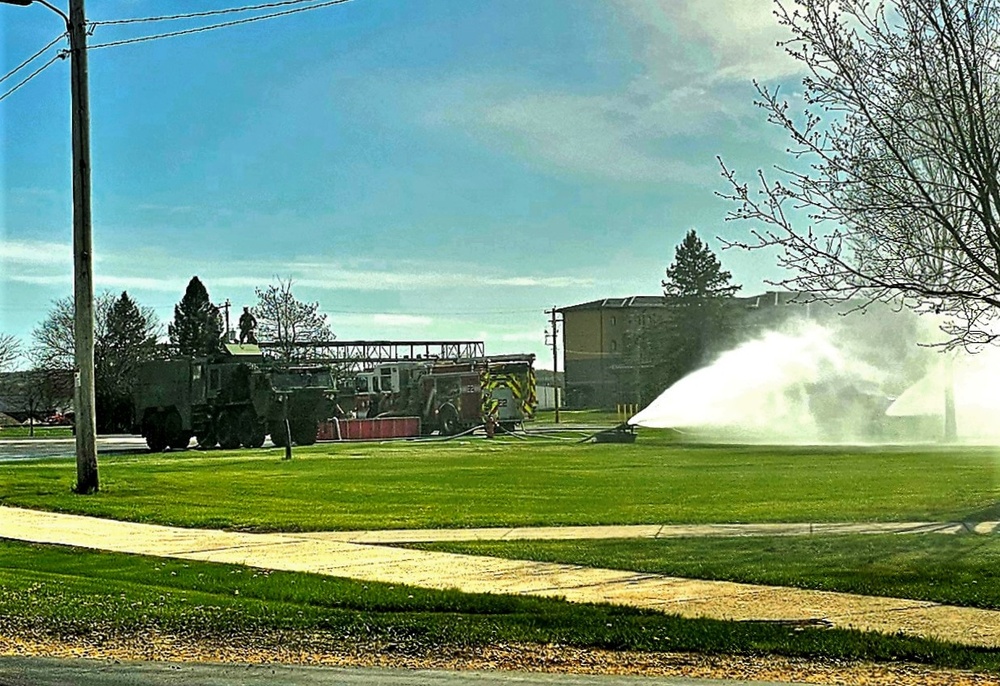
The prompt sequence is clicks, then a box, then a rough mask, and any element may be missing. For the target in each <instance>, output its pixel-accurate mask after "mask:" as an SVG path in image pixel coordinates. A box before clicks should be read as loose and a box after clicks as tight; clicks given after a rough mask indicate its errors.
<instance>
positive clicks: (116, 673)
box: [0, 657, 791, 686]
mask: <svg viewBox="0 0 1000 686" xmlns="http://www.w3.org/2000/svg"><path fill="white" fill-rule="evenodd" d="M785 683H786V684H787V683H791V682H785ZM65 684H74V686H139V685H140V684H141V685H142V686H194V685H195V684H197V685H198V686H264V685H265V684H266V685H267V686H271V685H272V684H288V686H320V685H323V686H326V685H329V684H340V685H343V686H417V685H418V684H419V685H423V684H430V685H431V686H460V685H462V684H478V685H479V686H501V685H504V686H505V685H507V684H518V686H723V685H725V686H751V684H750V682H746V681H718V680H714V679H713V680H706V679H684V678H647V677H621V676H578V675H571V674H531V673H526V672H445V671H431V670H402V669H362V668H351V669H344V668H333V667H293V666H284V665H233V664H226V665H219V664H200V663H171V662H123V663H122V662H103V661H98V660H80V659H75V660H57V659H53V658H23V657H0V686H65ZM752 686H779V685H778V684H775V683H774V682H769V683H765V682H761V681H754V682H753V684H752Z"/></svg>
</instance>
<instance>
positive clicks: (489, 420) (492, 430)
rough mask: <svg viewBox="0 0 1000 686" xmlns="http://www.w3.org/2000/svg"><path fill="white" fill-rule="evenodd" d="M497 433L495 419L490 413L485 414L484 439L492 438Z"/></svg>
mask: <svg viewBox="0 0 1000 686" xmlns="http://www.w3.org/2000/svg"><path fill="white" fill-rule="evenodd" d="M496 431H497V418H496V415H495V414H494V413H493V412H492V411H491V412H488V413H487V414H486V438H493V436H494V435H495V434H496Z"/></svg>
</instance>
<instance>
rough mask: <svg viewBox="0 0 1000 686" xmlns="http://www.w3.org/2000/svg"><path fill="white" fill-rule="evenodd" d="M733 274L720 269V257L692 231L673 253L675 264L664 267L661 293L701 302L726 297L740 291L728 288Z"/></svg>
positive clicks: (736, 288)
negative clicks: (664, 277) (664, 276)
mask: <svg viewBox="0 0 1000 686" xmlns="http://www.w3.org/2000/svg"><path fill="white" fill-rule="evenodd" d="M731 278H732V274H730V273H729V272H727V271H723V270H722V265H721V264H720V263H719V258H718V257H716V256H715V253H714V252H712V249H711V248H709V247H708V245H707V244H705V243H703V242H702V241H701V239H700V238H698V234H697V233H695V230H694V229H691V230H690V231H688V233H687V235H686V236H685V237H684V240H683V241H682V242H681V244H680V245H678V246H677V250H676V251H675V252H674V262H673V264H671V265H670V266H669V267H667V278H666V280H665V281H663V294H664V295H666V296H667V297H668V298H670V297H673V298H683V299H697V300H704V299H708V298H725V297H729V296H731V295H733V294H735V293H736V292H737V291H738V290H740V286H737V285H730V283H729V280H730V279H731Z"/></svg>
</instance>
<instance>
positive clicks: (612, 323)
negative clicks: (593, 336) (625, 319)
mask: <svg viewBox="0 0 1000 686" xmlns="http://www.w3.org/2000/svg"><path fill="white" fill-rule="evenodd" d="M617 323H618V319H617V318H616V317H615V316H614V315H611V326H614V325H615V324H617Z"/></svg>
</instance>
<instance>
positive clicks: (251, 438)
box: [239, 407, 264, 448]
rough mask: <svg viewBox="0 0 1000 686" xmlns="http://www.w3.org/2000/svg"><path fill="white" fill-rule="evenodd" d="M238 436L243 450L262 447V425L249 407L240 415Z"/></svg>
mask: <svg viewBox="0 0 1000 686" xmlns="http://www.w3.org/2000/svg"><path fill="white" fill-rule="evenodd" d="M239 436H240V444H241V445H242V446H243V447H244V448H259V447H261V446H262V445H264V425H263V423H261V421H260V420H259V419H257V414H256V413H255V412H254V411H253V410H252V409H250V408H249V407H248V408H247V409H245V410H243V412H242V413H240V420H239Z"/></svg>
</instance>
